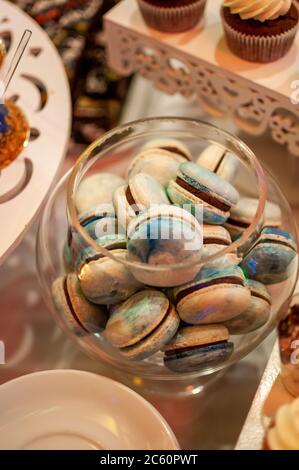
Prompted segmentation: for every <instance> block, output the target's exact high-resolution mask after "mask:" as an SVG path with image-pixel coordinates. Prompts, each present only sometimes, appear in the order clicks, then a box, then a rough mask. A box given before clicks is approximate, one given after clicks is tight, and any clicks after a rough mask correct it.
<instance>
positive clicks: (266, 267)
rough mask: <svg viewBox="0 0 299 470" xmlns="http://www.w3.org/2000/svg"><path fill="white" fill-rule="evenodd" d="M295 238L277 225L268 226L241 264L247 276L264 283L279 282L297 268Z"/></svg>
mask: <svg viewBox="0 0 299 470" xmlns="http://www.w3.org/2000/svg"><path fill="white" fill-rule="evenodd" d="M296 250H297V248H296V243H295V240H294V239H293V237H292V235H290V234H289V233H288V232H286V231H284V230H281V229H280V228H277V227H266V228H264V229H263V230H262V231H261V234H260V236H259V238H258V240H257V241H256V243H255V245H254V246H253V247H252V248H251V250H250V251H249V252H248V253H247V254H246V256H245V257H244V259H243V261H242V262H241V264H240V266H241V268H242V269H243V271H244V273H245V276H246V277H247V278H249V279H253V280H255V281H259V282H262V283H263V284H266V285H268V284H277V283H279V282H283V281H285V280H286V279H288V278H289V277H290V276H291V275H292V274H293V273H295V272H296V270H297V264H298V256H297V251H296Z"/></svg>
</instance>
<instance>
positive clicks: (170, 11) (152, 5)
mask: <svg viewBox="0 0 299 470" xmlns="http://www.w3.org/2000/svg"><path fill="white" fill-rule="evenodd" d="M138 4H139V8H140V10H141V13H142V16H143V18H144V21H145V22H146V24H147V25H148V26H150V27H151V28H153V29H157V30H158V31H164V32H167V33H181V32H183V31H187V30H189V29H192V28H194V27H195V26H196V25H197V23H198V22H199V20H200V19H201V18H202V16H203V12H204V8H205V5H206V0H138Z"/></svg>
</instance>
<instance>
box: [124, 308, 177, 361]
mask: <svg viewBox="0 0 299 470" xmlns="http://www.w3.org/2000/svg"><path fill="white" fill-rule="evenodd" d="M172 309H173V307H172V305H171V304H170V303H169V305H168V309H167V310H166V313H165V315H164V317H163V318H162V320H161V321H160V322H159V323H158V325H157V326H155V328H153V329H152V330H151V331H150V332H149V333H147V335H145V336H144V337H143V338H141V339H140V340H139V341H136V343H133V344H131V345H130V346H126V347H123V348H120V351H124V352H125V351H130V350H131V349H133V348H134V347H135V346H136V345H137V344H139V343H141V342H142V341H146V340H147V339H149V338H150V337H151V336H152V335H153V334H154V333H155V332H156V331H158V330H159V328H160V327H161V325H162V324H163V323H164V321H165V320H166V318H167V317H168V316H169V315H170V313H171V311H172Z"/></svg>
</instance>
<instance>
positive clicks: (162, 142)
mask: <svg viewBox="0 0 299 470" xmlns="http://www.w3.org/2000/svg"><path fill="white" fill-rule="evenodd" d="M149 149H161V150H166V151H167V152H170V153H173V154H175V155H181V157H184V158H185V159H186V160H190V161H191V160H192V155H191V153H190V152H189V150H188V147H187V146H186V145H185V144H184V143H183V142H181V141H180V140H177V139H153V140H149V141H148V142H147V143H146V144H145V145H144V146H143V147H142V150H149Z"/></svg>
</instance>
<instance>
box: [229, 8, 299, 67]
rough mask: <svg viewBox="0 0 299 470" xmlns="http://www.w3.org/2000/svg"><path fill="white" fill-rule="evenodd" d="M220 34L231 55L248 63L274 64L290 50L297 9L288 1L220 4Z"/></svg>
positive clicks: (297, 15) (294, 33) (298, 19)
mask: <svg viewBox="0 0 299 470" xmlns="http://www.w3.org/2000/svg"><path fill="white" fill-rule="evenodd" d="M221 16H222V22H223V27H224V32H225V36H226V40H227V43H228V46H229V48H230V49H231V50H232V52H233V53H234V54H236V55H237V56H239V57H241V58H242V59H245V60H248V61H250V62H260V63H265V62H274V61H275V60H278V59H280V58H281V57H283V56H284V55H285V54H286V53H287V52H288V51H289V49H290V48H291V46H292V44H293V42H294V39H295V36H296V32H297V29H298V22H299V13H298V7H297V6H295V4H294V3H293V2H292V1H291V0H253V1H251V2H248V1H247V0H224V6H223V7H222V10H221Z"/></svg>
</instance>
